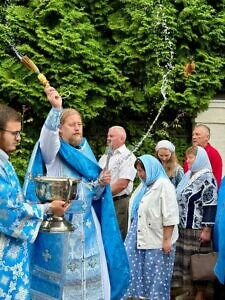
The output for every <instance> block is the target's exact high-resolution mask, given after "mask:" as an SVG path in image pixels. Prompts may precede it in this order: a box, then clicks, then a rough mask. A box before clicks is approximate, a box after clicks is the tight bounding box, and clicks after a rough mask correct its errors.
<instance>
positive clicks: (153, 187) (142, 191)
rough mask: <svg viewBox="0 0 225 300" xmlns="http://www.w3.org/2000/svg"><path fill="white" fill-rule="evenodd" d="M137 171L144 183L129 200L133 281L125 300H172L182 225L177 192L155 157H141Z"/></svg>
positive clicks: (127, 245)
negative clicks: (179, 225)
mask: <svg viewBox="0 0 225 300" xmlns="http://www.w3.org/2000/svg"><path fill="white" fill-rule="evenodd" d="M135 168H136V169H137V174H138V176H139V178H140V180H141V183H140V184H139V186H138V187H137V189H136V190H135V191H134V193H133V194H132V196H131V199H130V209H129V226H130V228H129V231H128V234H127V237H126V239H125V246H126V250H127V254H128V259H129V265H130V269H131V279H130V284H129V287H128V290H127V292H126V294H125V296H124V297H123V299H127V298H128V297H136V298H141V297H144V298H147V299H160V300H169V299H170V283H171V277H172V272H173V264H174V258H175V242H176V240H177V238H178V230H177V224H178V223H179V212H178V205H177V200H176V193H175V188H174V186H173V184H172V183H171V182H170V180H169V178H168V176H167V175H166V173H165V170H164V168H163V166H162V165H161V164H160V162H159V161H158V160H157V159H156V158H155V157H153V156H152V155H142V156H141V157H139V158H138V159H137V160H136V162H135Z"/></svg>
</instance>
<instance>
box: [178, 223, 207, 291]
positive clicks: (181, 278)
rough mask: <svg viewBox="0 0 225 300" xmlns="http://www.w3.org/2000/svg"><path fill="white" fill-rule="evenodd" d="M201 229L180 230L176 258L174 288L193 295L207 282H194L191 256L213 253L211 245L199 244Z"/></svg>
mask: <svg viewBox="0 0 225 300" xmlns="http://www.w3.org/2000/svg"><path fill="white" fill-rule="evenodd" d="M200 233H201V230H200V229H183V228H179V238H178V240H177V243H176V256H175V263H174V272H173V277H172V288H182V289H183V290H184V291H189V292H191V293H192V291H194V290H195V289H196V288H197V287H205V288H206V285H207V282H202V281H201V282H200V281H199V282H197V283H195V282H193V281H192V280H191V273H190V263H191V255H192V254H195V253H198V252H199V250H200V253H208V252H210V251H212V246H211V243H210V242H209V243H206V244H203V245H201V248H199V247H200V242H199V237H200Z"/></svg>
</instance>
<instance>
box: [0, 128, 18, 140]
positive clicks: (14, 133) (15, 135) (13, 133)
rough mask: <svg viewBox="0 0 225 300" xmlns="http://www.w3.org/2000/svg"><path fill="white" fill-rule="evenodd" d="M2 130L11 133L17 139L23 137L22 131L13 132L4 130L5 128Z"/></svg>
mask: <svg viewBox="0 0 225 300" xmlns="http://www.w3.org/2000/svg"><path fill="white" fill-rule="evenodd" d="M0 130H1V131H5V132H9V133H11V134H12V135H13V136H14V137H16V138H18V137H19V136H20V135H21V131H12V130H8V129H3V128H0Z"/></svg>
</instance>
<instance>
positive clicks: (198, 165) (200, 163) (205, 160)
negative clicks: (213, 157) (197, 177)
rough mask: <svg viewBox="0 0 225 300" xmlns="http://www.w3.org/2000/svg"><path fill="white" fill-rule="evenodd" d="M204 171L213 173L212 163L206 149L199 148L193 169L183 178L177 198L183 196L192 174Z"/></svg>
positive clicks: (178, 187)
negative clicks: (182, 193)
mask: <svg viewBox="0 0 225 300" xmlns="http://www.w3.org/2000/svg"><path fill="white" fill-rule="evenodd" d="M203 169H208V170H209V171H211V172H212V167H211V163H210V160H209V157H208V154H207V152H206V151H205V149H204V148H202V147H200V146H197V155H196V157H195V160H194V163H193V165H192V166H191V169H189V170H188V171H187V172H186V173H185V174H184V176H183V178H182V179H181V181H180V182H179V184H178V186H177V189H176V192H177V197H178V198H179V197H180V195H181V192H182V191H183V189H184V188H185V187H186V185H187V184H188V181H189V179H190V178H191V174H192V173H196V172H198V171H200V170H203Z"/></svg>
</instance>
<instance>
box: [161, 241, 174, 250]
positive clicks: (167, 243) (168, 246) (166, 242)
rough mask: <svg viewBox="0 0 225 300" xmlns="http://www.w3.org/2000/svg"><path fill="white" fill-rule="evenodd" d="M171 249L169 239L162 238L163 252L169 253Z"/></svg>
mask: <svg viewBox="0 0 225 300" xmlns="http://www.w3.org/2000/svg"><path fill="white" fill-rule="evenodd" d="M171 249H172V244H171V239H163V244H162V250H163V252H164V253H170V251H171Z"/></svg>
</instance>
